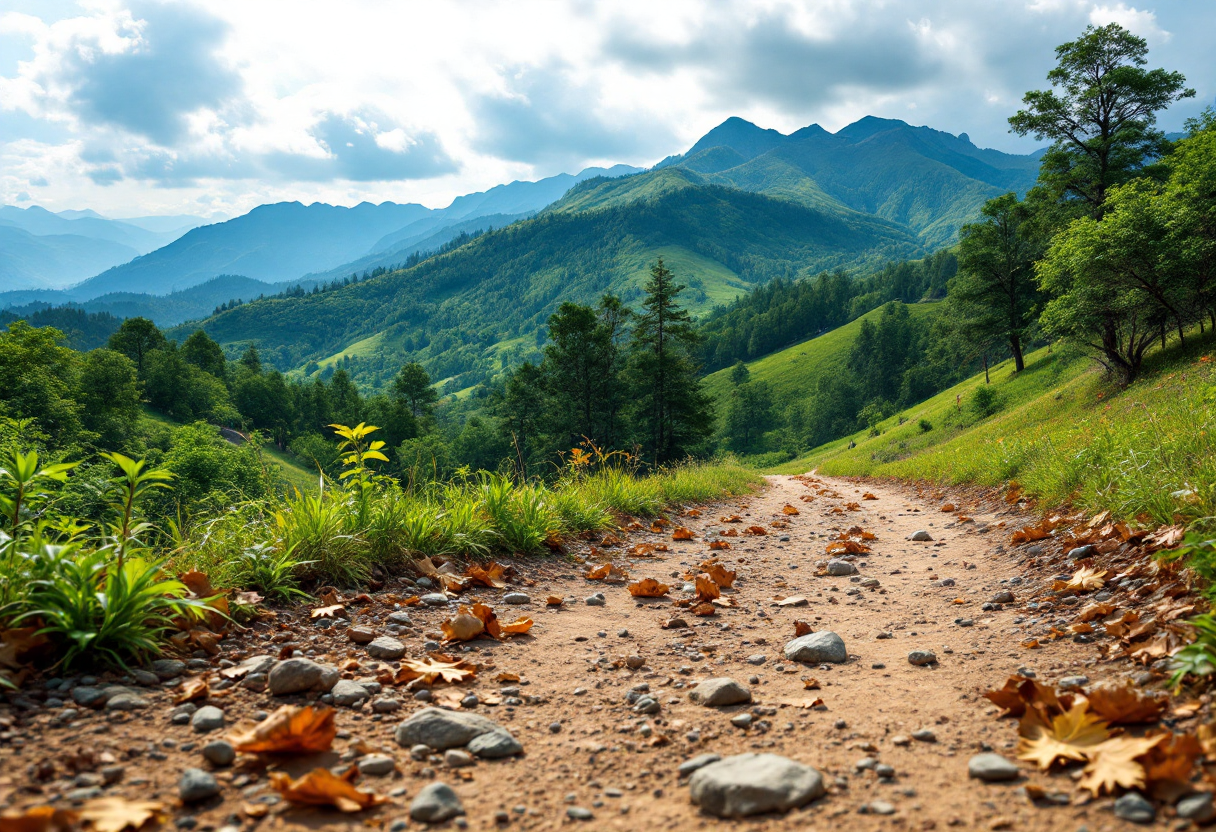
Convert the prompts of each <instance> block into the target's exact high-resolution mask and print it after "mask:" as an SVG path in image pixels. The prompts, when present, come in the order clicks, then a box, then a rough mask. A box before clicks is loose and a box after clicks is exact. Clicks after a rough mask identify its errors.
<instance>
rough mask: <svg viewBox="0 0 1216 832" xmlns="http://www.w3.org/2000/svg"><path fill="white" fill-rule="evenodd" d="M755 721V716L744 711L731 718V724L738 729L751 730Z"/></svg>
mask: <svg viewBox="0 0 1216 832" xmlns="http://www.w3.org/2000/svg"><path fill="white" fill-rule="evenodd" d="M753 719H755V717H754V716H752V715H751V714H749V713H747V712H746V711H744V712H743V713H741V714H735V715H734V716H732V717H731V718H730V724H731V725H733V726H735V727H736V728H750V727H751V726H752V720H753Z"/></svg>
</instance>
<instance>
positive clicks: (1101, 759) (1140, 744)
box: [1077, 735, 1164, 797]
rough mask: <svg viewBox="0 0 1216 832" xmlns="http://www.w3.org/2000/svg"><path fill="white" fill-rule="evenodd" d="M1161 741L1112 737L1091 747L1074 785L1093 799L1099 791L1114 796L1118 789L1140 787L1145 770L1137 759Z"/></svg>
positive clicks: (1154, 738)
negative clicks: (1079, 777) (1084, 790)
mask: <svg viewBox="0 0 1216 832" xmlns="http://www.w3.org/2000/svg"><path fill="white" fill-rule="evenodd" d="M1163 739H1164V736H1163V735H1158V736H1155V737H1145V738H1143V739H1138V738H1136V737H1126V736H1124V737H1114V738H1112V739H1109V740H1107V741H1106V742H1103V743H1101V744H1100V745H1097V746H1094V747H1092V748H1090V749H1089V750H1088V751H1087V752H1086V756H1087V757H1088V758H1089V764H1088V765H1086V766H1085V771H1084V772H1083V773H1082V776H1081V779H1080V780H1079V781H1078V783H1077V785H1078V786H1079V787H1080V788H1082V789H1086V790H1088V791H1089V793H1090V794H1091V795H1093V796H1094V797H1097V796H1098V795H1099V794H1101V793H1102V792H1106V793H1107V794H1114V793H1115V790H1116V789H1118V788H1124V789H1139V788H1143V787H1144V767H1143V766H1142V765H1140V763H1138V762H1136V758H1137V757H1141V756H1143V755H1145V754H1147V753H1148V752H1149V751H1151V750H1152V749H1153V747H1154V746H1156V745H1157V743H1159V742H1161V740H1163Z"/></svg>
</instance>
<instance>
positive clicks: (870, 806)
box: [859, 800, 895, 815]
mask: <svg viewBox="0 0 1216 832" xmlns="http://www.w3.org/2000/svg"><path fill="white" fill-rule="evenodd" d="M859 811H860V812H861V814H863V815H893V814H895V807H894V806H892V805H891V804H890V803H888V802H887V801H885V800H871V801H870V802H869V803H866V804H864V805H863V806H862V807H861V809H860V810H859Z"/></svg>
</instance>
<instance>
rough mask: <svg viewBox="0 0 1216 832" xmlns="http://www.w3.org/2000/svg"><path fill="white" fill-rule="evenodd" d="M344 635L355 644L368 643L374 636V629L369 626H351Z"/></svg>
mask: <svg viewBox="0 0 1216 832" xmlns="http://www.w3.org/2000/svg"><path fill="white" fill-rule="evenodd" d="M346 635H347V637H348V638H349V639H350V640H351V641H353V642H354V643H355V644H370V643H371V642H372V640H373V639H374V638H375V637H376V631H375V630H373V629H372V628H371V627H362V626H360V627H351V628H350V629H349V630H347V631H346Z"/></svg>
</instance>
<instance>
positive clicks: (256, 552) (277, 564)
mask: <svg viewBox="0 0 1216 832" xmlns="http://www.w3.org/2000/svg"><path fill="white" fill-rule="evenodd" d="M311 564H312V561H303V560H298V559H297V558H295V557H294V548H291V549H287V550H281V549H276V548H275V547H274V546H273V545H271V544H269V543H259V544H255V545H253V546H250V547H249V548H248V549H246V550H245V551H244V552H242V553H241V555H240V557H239V558H238V559H237V563H236V568H235V570H234V572H233V576H232V577H233V579H234V581H235V582H236V584H237V585H238V586H240V587H243V588H245V589H252V590H256V591H257V592H258V593H260V594H261V595H262V596H263V597H264V598H267V599H269V600H271V601H278V602H279V603H283V604H285V603H288V602H290V601H294V600H296V599H298V598H307V597H309V595H308V593H307V592H305V591H304V590H302V589H300V581H299V578H298V577H297V572H298V571H299V570H301V569H303V568H304V567H306V566H310V565H311Z"/></svg>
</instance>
